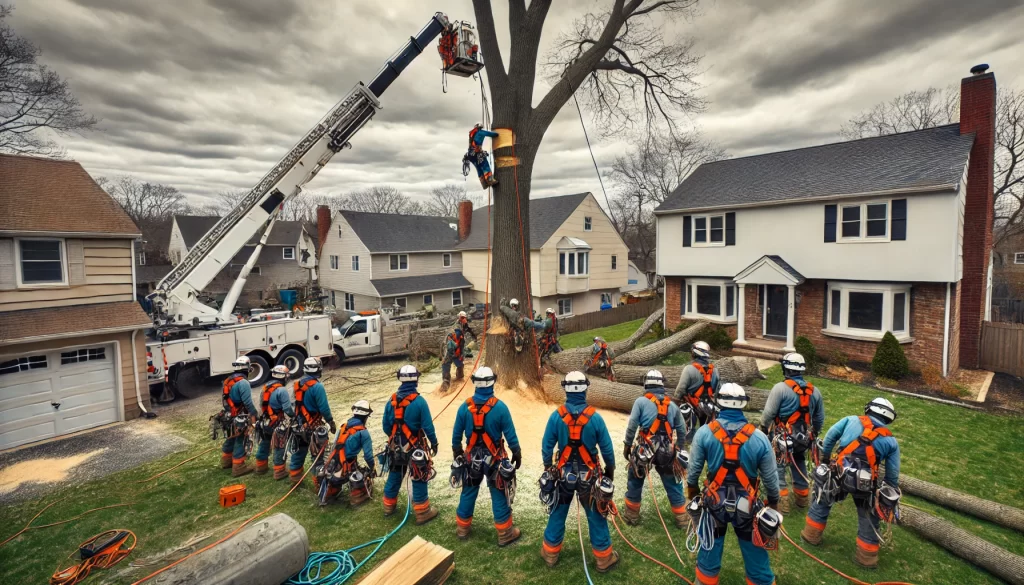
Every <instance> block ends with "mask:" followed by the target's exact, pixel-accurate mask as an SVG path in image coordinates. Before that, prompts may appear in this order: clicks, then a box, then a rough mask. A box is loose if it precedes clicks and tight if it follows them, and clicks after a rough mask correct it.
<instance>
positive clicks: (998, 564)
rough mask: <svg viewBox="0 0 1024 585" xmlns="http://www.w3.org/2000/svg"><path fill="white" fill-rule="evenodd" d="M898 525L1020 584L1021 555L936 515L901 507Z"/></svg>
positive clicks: (1023, 574) (1022, 582) (1022, 578)
mask: <svg viewBox="0 0 1024 585" xmlns="http://www.w3.org/2000/svg"><path fill="white" fill-rule="evenodd" d="M899 523H900V526H903V527H904V528H906V529H908V530H910V531H912V532H914V533H915V534H917V535H918V536H921V537H922V538H925V539H927V540H930V541H932V542H933V543H935V544H937V545H939V546H941V547H942V548H944V549H946V550H948V551H949V552H951V553H953V554H954V555H956V556H958V557H960V558H961V559H964V560H965V561H967V562H969V563H973V564H975V565H977V566H979V567H981V568H983V569H985V570H986V571H988V572H990V573H992V574H993V575H995V576H997V577H999V578H1000V579H1003V580H1005V581H1006V582H1007V583H1012V584H1013V585H1024V557H1021V556H1019V555H1015V554H1013V553H1011V552H1009V551H1007V550H1005V549H1003V548H1000V547H998V546H996V545H994V544H992V543H990V542H988V541H986V540H983V539H981V538H978V537H977V536H975V535H973V534H971V533H970V532H967V531H966V530H963V529H961V528H958V527H957V526H956V525H955V524H953V523H952V522H947V521H945V520H943V519H941V518H938V517H936V516H932V515H931V514H929V513H927V512H924V511H922V510H918V509H917V508H909V507H903V508H902V509H901V510H900V520H899Z"/></svg>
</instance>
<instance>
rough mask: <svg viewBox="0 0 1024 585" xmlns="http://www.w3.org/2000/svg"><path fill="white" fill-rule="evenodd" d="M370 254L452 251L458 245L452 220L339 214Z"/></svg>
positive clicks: (393, 214) (396, 215)
mask: <svg viewBox="0 0 1024 585" xmlns="http://www.w3.org/2000/svg"><path fill="white" fill-rule="evenodd" d="M340 213H341V215H342V217H344V218H345V221H347V222H348V224H349V225H350V226H352V231H354V232H355V233H356V236H358V237H359V240H360V241H361V242H363V245H364V246H366V248H367V249H368V250H370V253H371V254H383V253H387V252H439V251H448V250H454V249H455V245H456V244H458V243H459V232H458V230H455V229H452V225H453V223H454V222H453V221H452V220H451V219H448V218H445V217H434V216H430V215H398V214H395V213H366V212H362V211H341V212H340Z"/></svg>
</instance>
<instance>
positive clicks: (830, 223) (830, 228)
mask: <svg viewBox="0 0 1024 585" xmlns="http://www.w3.org/2000/svg"><path fill="white" fill-rule="evenodd" d="M836 215H837V209H836V206H835V205H826V206H825V241H826V242H835V241H836Z"/></svg>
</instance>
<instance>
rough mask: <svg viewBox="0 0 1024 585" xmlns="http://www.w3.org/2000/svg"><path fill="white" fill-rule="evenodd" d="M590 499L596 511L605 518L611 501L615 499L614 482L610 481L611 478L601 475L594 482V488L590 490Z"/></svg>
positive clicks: (608, 512)
mask: <svg viewBox="0 0 1024 585" xmlns="http://www.w3.org/2000/svg"><path fill="white" fill-rule="evenodd" d="M591 499H592V500H593V502H594V508H595V509H596V510H597V513H598V514H600V515H602V516H604V517H605V518H607V517H608V514H610V513H611V511H612V501H613V500H614V499H615V484H613V483H612V480H611V479H610V478H608V477H602V478H601V479H600V480H599V481H597V482H595V483H594V488H593V489H592V490H591Z"/></svg>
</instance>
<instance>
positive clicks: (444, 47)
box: [437, 25, 472, 138]
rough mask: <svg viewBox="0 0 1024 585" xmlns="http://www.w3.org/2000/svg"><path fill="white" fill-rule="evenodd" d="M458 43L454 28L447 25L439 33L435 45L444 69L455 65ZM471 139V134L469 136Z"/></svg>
mask: <svg viewBox="0 0 1024 585" xmlns="http://www.w3.org/2000/svg"><path fill="white" fill-rule="evenodd" d="M458 43H459V31H458V29H456V28H455V27H454V26H452V25H449V26H448V28H446V29H445V30H444V32H443V33H441V40H440V41H439V42H438V43H437V52H438V54H440V55H441V63H442V65H443V67H444V68H446V69H447V68H448V67H451V66H452V65H454V64H455V49H456V47H457V46H458ZM470 138H472V134H470Z"/></svg>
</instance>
